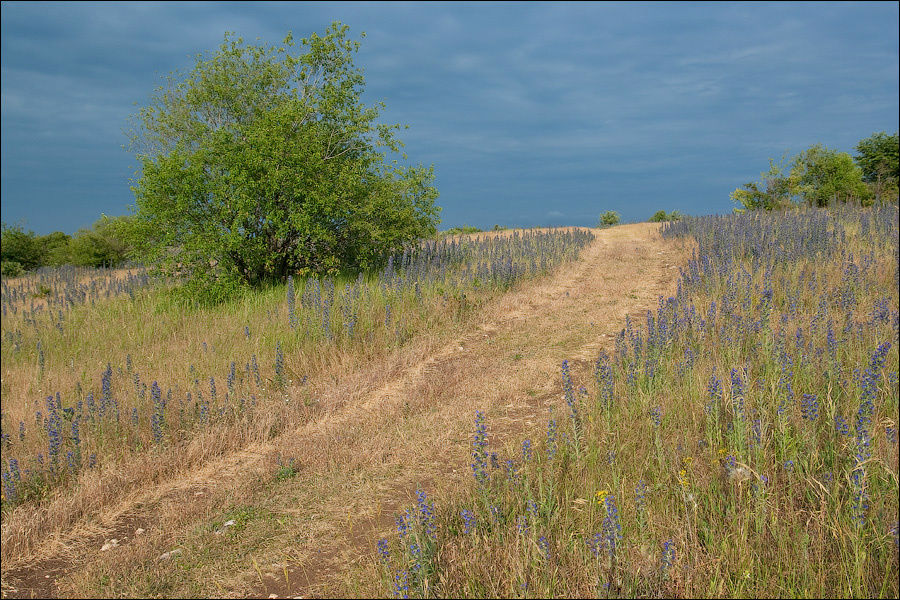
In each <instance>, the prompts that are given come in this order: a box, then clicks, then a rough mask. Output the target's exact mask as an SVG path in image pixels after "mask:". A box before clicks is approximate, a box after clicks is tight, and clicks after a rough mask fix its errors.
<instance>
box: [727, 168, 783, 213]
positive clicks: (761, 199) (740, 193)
mask: <svg viewBox="0 0 900 600" xmlns="http://www.w3.org/2000/svg"><path fill="white" fill-rule="evenodd" d="M786 161H787V156H783V157H782V158H781V161H780V162H775V160H774V159H772V158H770V159H769V170H768V171H765V172H763V173H760V176H759V181H751V182H749V183H745V184H744V185H743V189H741V188H738V189H736V190H734V191H733V192H731V200H732V201H733V202H734V203H735V204H738V205H739V206H741V207H742V208H739V209H736V210H737V211H738V212H743V211H745V210H776V209H779V208H785V207H787V206H790V205H791V203H792V200H793V196H794V195H795V193H796V185H795V182H794V180H793V179H792V178H791V176H790V175H789V174H788V167H787V165H786Z"/></svg>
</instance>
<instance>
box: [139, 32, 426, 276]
mask: <svg viewBox="0 0 900 600" xmlns="http://www.w3.org/2000/svg"><path fill="white" fill-rule="evenodd" d="M358 49H359V42H358V41H354V40H351V39H349V37H348V27H346V26H344V25H341V24H340V23H334V24H333V25H332V26H331V27H329V28H328V29H327V30H326V32H325V33H324V35H318V34H315V33H314V34H312V35H311V36H310V37H309V38H306V39H303V40H301V43H300V47H298V46H297V44H296V42H295V41H294V39H293V38H292V36H291V35H290V34H289V35H288V36H287V38H285V40H284V42H283V43H282V44H281V45H278V46H271V45H253V44H247V43H245V42H244V41H243V40H242V39H241V38H235V37H233V36H232V35H229V34H226V36H225V41H224V42H223V44H222V45H221V46H220V47H219V48H218V50H217V51H216V52H215V53H214V54H212V55H211V56H202V55H201V56H198V57H197V60H196V63H195V65H194V67H193V70H191V71H190V72H189V73H187V74H186V75H184V76H179V75H176V74H172V75H170V76H168V78H167V79H166V81H165V84H164V85H163V86H162V87H160V88H159V89H158V90H157V92H156V94H155V95H154V96H153V97H152V101H151V103H150V104H149V106H147V107H145V108H143V109H142V110H141V111H140V112H139V114H138V115H136V127H135V129H134V131H133V134H132V145H133V148H134V149H135V151H136V152H137V155H138V157H139V160H140V172H139V175H138V176H137V177H136V183H135V185H134V186H133V190H134V193H135V199H136V205H137V211H136V215H135V216H136V220H135V222H134V225H135V227H134V229H133V231H132V234H133V235H134V236H135V237H136V238H137V240H138V241H139V242H140V246H139V252H140V255H141V258H143V259H144V260H147V261H150V262H153V263H155V264H156V265H157V266H159V267H160V268H161V269H162V270H163V271H164V272H169V273H176V274H181V275H187V276H188V281H189V282H193V283H199V284H209V283H214V282H223V281H226V282H243V283H247V284H251V285H254V284H258V283H261V282H265V281H269V280H275V279H281V278H284V277H286V276H287V275H289V274H297V273H301V274H302V273H311V272H315V273H330V272H331V273H333V272H336V271H340V270H343V269H353V268H367V267H369V266H372V265H374V264H375V263H377V262H378V261H380V260H381V258H382V257H383V256H384V255H385V254H386V253H388V252H392V251H396V250H397V249H399V248H401V247H402V246H403V245H404V244H405V243H409V242H411V241H413V240H415V239H417V238H419V237H421V236H425V235H430V234H432V233H434V231H435V226H436V224H437V223H438V222H439V220H438V212H439V210H440V209H439V208H438V207H436V206H435V204H434V200H435V198H436V197H437V191H436V190H435V188H434V186H433V179H434V174H433V167H431V168H424V167H421V166H417V167H404V166H401V165H399V164H398V162H397V160H393V161H390V162H389V161H388V158H387V156H388V154H389V153H390V154H391V155H394V153H399V152H400V148H401V147H402V143H401V142H400V140H399V139H398V138H397V137H396V132H397V131H398V129H399V128H400V126H399V125H384V124H380V123H378V122H377V118H378V116H379V114H380V111H381V110H382V109H383V108H384V105H383V104H382V103H379V104H376V105H374V106H366V105H364V104H363V103H362V101H361V98H360V96H361V94H362V92H363V88H364V85H365V80H364V77H363V73H362V70H361V69H359V68H357V67H356V66H354V64H353V57H354V54H355V53H356V52H357V51H358ZM404 158H405V155H404Z"/></svg>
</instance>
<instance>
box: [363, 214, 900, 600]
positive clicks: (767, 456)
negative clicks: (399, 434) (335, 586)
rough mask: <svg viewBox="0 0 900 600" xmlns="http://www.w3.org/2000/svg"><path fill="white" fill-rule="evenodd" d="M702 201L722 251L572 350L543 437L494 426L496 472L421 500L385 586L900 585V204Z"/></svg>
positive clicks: (691, 226) (490, 590)
mask: <svg viewBox="0 0 900 600" xmlns="http://www.w3.org/2000/svg"><path fill="white" fill-rule="evenodd" d="M780 220H781V221H780ZM686 221H688V222H687V223H682V224H680V225H679V227H683V228H684V229H681V230H680V231H682V232H683V233H685V234H691V235H694V236H696V237H697V238H699V240H700V242H701V248H700V251H699V254H698V255H699V256H700V257H702V256H703V254H704V253H705V254H706V255H707V256H709V257H710V263H709V267H708V268H707V267H704V266H703V263H702V261H700V262H698V263H695V264H694V265H693V266H692V267H690V268H689V269H687V270H686V273H687V275H686V277H685V279H684V280H683V282H682V283H683V288H682V291H681V293H680V295H679V296H678V298H677V299H675V298H673V299H670V300H669V301H665V302H663V301H661V303H660V308H659V310H658V311H657V312H656V314H653V315H652V316H651V317H648V320H649V324H646V325H638V324H636V323H628V324H627V325H626V329H624V330H623V331H622V333H621V334H620V336H619V338H618V339H617V342H616V352H615V353H614V354H613V356H612V357H611V358H600V359H598V362H597V364H596V365H595V368H594V370H593V371H591V370H590V369H582V370H578V369H574V370H573V372H572V374H571V376H567V375H566V373H565V370H564V374H563V390H564V392H565V396H566V398H567V403H566V404H561V405H560V406H558V407H557V408H556V410H555V411H554V412H553V413H552V414H551V415H549V416H548V419H550V421H549V422H548V435H547V436H546V438H545V439H544V440H542V441H540V442H536V443H531V442H530V441H529V443H530V444H531V446H532V450H531V452H530V454H529V453H527V452H526V450H525V449H524V448H523V449H522V451H517V452H515V453H514V454H513V455H512V456H510V457H502V456H501V457H499V459H498V461H497V462H498V463H499V464H498V465H495V466H493V467H492V466H490V462H492V461H491V460H489V457H490V453H491V452H492V451H494V449H493V448H490V447H488V448H486V449H485V450H482V449H480V448H479V447H478V446H473V462H474V463H475V464H478V462H479V460H482V461H484V462H485V463H486V464H488V465H489V466H488V469H487V471H488V477H487V478H485V479H484V480H482V481H480V482H479V481H477V478H476V481H473V486H472V489H471V490H469V491H460V493H459V494H458V495H457V496H455V497H453V498H450V499H449V500H448V502H449V503H448V504H446V505H444V506H438V507H437V508H436V516H435V517H434V519H433V521H432V518H431V517H430V516H429V515H426V514H424V513H422V512H421V511H418V512H417V510H418V509H417V508H415V507H412V508H411V509H410V510H411V512H410V513H409V515H411V516H408V517H407V521H408V522H409V523H410V532H408V533H405V534H404V535H401V536H398V537H395V538H392V539H391V540H389V541H387V543H388V545H389V548H390V554H389V557H388V558H386V559H381V558H379V557H375V559H373V561H374V562H376V563H377V566H376V567H374V568H375V570H377V571H378V572H379V573H380V576H381V581H382V583H381V588H380V590H381V593H382V594H384V595H390V594H394V595H399V596H405V595H409V596H410V597H470V596H471V597H528V596H536V597H583V596H603V597H607V596H609V597H638V596H640V597H643V596H652V597H660V596H685V597H696V596H733V597H742V596H755V597H767V596H778V597H785V596H789V597H831V596H853V597H896V596H897V595H898V582H897V575H896V574H897V569H898V550H897V515H898V454H897V437H896V431H897V420H898V384H897V370H898V352H897V347H898V331H897V314H898V290H897V281H898V265H897V234H898V225H897V211H896V208H893V209H883V210H881V211H880V212H875V211H871V210H869V211H844V212H833V213H827V214H826V213H824V212H815V211H813V212H808V213H801V214H800V215H778V216H768V217H764V216H763V217H761V216H757V215H750V216H744V217H732V218H730V219H729V218H726V219H721V220H720V221H716V222H714V223H709V222H708V221H702V220H696V219H694V220H691V219H687V220H686ZM673 231H674V229H673ZM764 235H770V237H765V238H764V237H763V236H764ZM728 244H731V245H730V246H729V245H728ZM691 269H695V272H696V273H698V275H697V277H696V278H692V277H691V276H690V273H691V272H694V271H691ZM770 291H771V293H770ZM713 303H715V304H716V309H715V310H714V311H713V312H712V313H710V310H711V307H712V305H713ZM710 315H712V316H710ZM829 331H830V333H829ZM830 337H831V338H832V339H834V340H835V341H834V342H833V343H832V342H830V341H829V338H830ZM882 344H888V345H889V348H888V349H887V350H886V351H882V350H883V349H884V348H886V347H887V346H882ZM867 369H868V374H867ZM581 386H584V388H582V387H581ZM804 395H806V396H804ZM813 396H814V397H815V398H814V399H813V398H812V397H813ZM867 398H869V399H870V400H871V405H870V408H866V407H867V406H869V405H867V404H866V401H867V400H866V399H867ZM573 407H574V411H573ZM813 408H815V410H813ZM814 416H815V417H814ZM836 417H838V418H839V421H838V425H836V424H835V418H836ZM840 419H844V420H845V422H846V423H847V424H848V427H849V429H848V430H847V432H846V433H842V432H841V426H840ZM488 437H490V433H489V429H488ZM482 452H484V454H483V453H482ZM479 457H480V458H479ZM507 460H508V461H511V462H510V463H508V465H505V464H504V463H505V462H506V461H507ZM464 511H469V512H471V514H472V515H474V519H475V525H474V526H473V527H471V528H470V530H469V531H468V532H467V531H466V529H467V527H466V523H465V519H464V518H463V513H464ZM432 523H433V525H432ZM432 527H433V533H429V531H430V530H431V529H430V528H432ZM398 586H399V587H398Z"/></svg>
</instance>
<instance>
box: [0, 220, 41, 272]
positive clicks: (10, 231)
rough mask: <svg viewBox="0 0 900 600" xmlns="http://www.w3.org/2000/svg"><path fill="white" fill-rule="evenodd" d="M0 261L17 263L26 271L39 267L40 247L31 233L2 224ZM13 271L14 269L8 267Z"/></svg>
mask: <svg viewBox="0 0 900 600" xmlns="http://www.w3.org/2000/svg"><path fill="white" fill-rule="evenodd" d="M0 261H3V262H4V263H8V262H9V263H12V262H15V263H19V266H20V267H21V268H22V269H24V270H26V271H28V270H31V269H35V268H37V267H39V266H41V264H42V263H41V245H40V243H39V242H38V238H37V237H36V236H35V235H34V232H33V231H28V232H26V231H25V230H24V229H22V227H21V226H20V225H7V224H6V223H3V224H2V237H0ZM8 268H9V269H11V270H14V269H15V267H13V266H10V267H8Z"/></svg>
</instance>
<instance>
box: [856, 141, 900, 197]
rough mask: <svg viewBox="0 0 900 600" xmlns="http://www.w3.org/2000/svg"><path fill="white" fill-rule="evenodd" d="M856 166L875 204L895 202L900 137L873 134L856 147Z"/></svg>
mask: <svg viewBox="0 0 900 600" xmlns="http://www.w3.org/2000/svg"><path fill="white" fill-rule="evenodd" d="M856 152H857V155H856V157H855V158H856V164H858V165H859V167H860V168H861V169H862V177H863V180H864V181H865V182H866V183H868V184H869V186H870V187H871V189H872V193H873V195H874V196H875V200H876V201H877V202H892V201H896V200H897V187H898V186H897V184H898V182H900V137H898V134H897V132H896V131H895V132H894V133H893V135H888V134H887V133H886V132H884V131H881V132H879V133H873V134H872V135H871V136H869V137H867V138H866V139H864V140H860V142H859V143H858V144H857V145H856Z"/></svg>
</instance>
